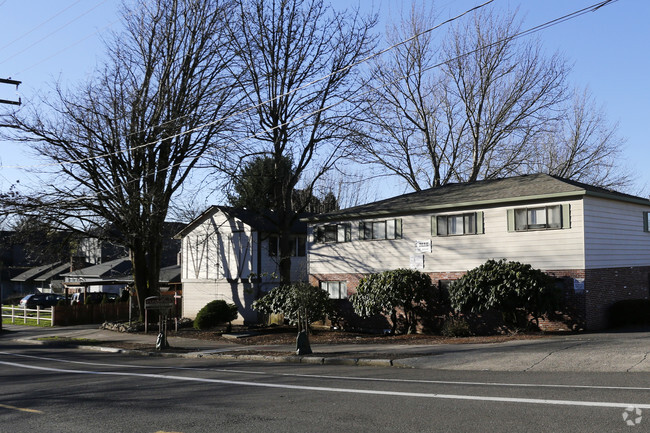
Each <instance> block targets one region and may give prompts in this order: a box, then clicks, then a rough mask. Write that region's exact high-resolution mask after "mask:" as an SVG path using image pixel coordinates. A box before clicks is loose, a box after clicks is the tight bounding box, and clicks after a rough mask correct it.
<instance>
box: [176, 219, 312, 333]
mask: <svg viewBox="0 0 650 433" xmlns="http://www.w3.org/2000/svg"><path fill="white" fill-rule="evenodd" d="M272 218H273V214H272V213H269V214H268V215H265V216H264V215H259V214H256V213H254V212H251V211H248V210H246V209H236V208H230V207H226V206H212V207H210V208H209V209H208V210H206V211H205V212H203V213H202V214H201V215H200V216H199V217H198V218H196V219H195V220H194V221H192V222H191V223H189V224H188V225H187V227H185V228H184V229H183V230H182V231H181V232H180V233H179V234H178V235H177V238H180V239H181V282H182V285H183V316H184V317H189V318H194V317H195V316H196V314H197V313H198V311H199V310H200V309H201V308H202V307H203V306H205V305H206V304H207V303H208V302H210V301H212V300H215V299H223V300H225V301H226V302H229V303H234V304H235V305H237V308H238V310H239V316H240V317H239V319H238V321H240V322H246V323H254V322H256V321H257V313H256V312H255V311H253V310H252V309H251V306H252V303H253V302H254V301H255V300H256V299H258V298H259V297H260V296H262V295H263V294H264V293H265V292H266V291H268V290H270V289H271V288H273V287H275V286H277V284H278V281H279V274H278V269H279V267H278V265H279V255H278V236H277V234H275V233H276V229H275V224H273V222H272ZM292 231H293V233H294V234H293V237H292V240H293V245H294V248H293V254H292V257H291V273H292V276H291V279H292V281H307V259H306V249H307V248H306V242H307V225H306V224H305V223H302V222H297V223H296V224H294V227H293V228H292Z"/></svg>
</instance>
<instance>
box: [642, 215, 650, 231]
mask: <svg viewBox="0 0 650 433" xmlns="http://www.w3.org/2000/svg"><path fill="white" fill-rule="evenodd" d="M643 231H644V232H650V212H643Z"/></svg>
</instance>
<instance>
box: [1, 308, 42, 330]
mask: <svg viewBox="0 0 650 433" xmlns="http://www.w3.org/2000/svg"><path fill="white" fill-rule="evenodd" d="M19 314H20V315H21V317H17V316H18V315H19ZM7 316H11V310H10V309H8V308H3V309H2V324H3V325H11V324H12V323H11V317H7ZM14 316H15V317H14V322H13V324H14V325H28V326H42V327H46V326H52V324H51V322H50V320H49V319H51V318H52V314H51V313H49V312H44V311H41V319H40V324H36V313H27V316H28V317H27V320H25V319H23V317H22V311H15V312H14ZM43 319H47V320H43Z"/></svg>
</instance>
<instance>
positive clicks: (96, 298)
mask: <svg viewBox="0 0 650 433" xmlns="http://www.w3.org/2000/svg"><path fill="white" fill-rule="evenodd" d="M86 296H87V297H88V302H86V298H85V297H84V293H83V292H81V293H73V294H72V298H71V301H70V304H71V305H76V304H86V303H87V304H100V303H101V302H102V300H103V299H104V297H106V302H117V300H118V298H119V295H117V294H116V293H106V292H89V293H86Z"/></svg>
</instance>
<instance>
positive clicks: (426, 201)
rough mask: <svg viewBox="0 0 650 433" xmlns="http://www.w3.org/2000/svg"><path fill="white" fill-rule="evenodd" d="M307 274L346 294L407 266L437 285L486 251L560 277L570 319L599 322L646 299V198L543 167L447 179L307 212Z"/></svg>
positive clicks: (649, 263)
mask: <svg viewBox="0 0 650 433" xmlns="http://www.w3.org/2000/svg"><path fill="white" fill-rule="evenodd" d="M308 222H309V223H310V231H309V233H310V242H309V274H310V281H311V282H312V283H313V284H320V286H321V287H323V288H325V289H327V290H328V291H329V292H330V296H331V297H334V298H346V297H347V296H348V295H349V294H350V293H352V292H353V291H354V289H355V287H356V286H357V284H358V281H359V279H360V278H362V277H363V276H364V275H365V274H368V273H374V272H380V271H384V270H389V269H397V268H415V269H419V270H421V271H423V272H426V273H428V274H430V275H431V276H432V279H433V280H434V282H436V283H439V284H442V283H445V282H447V281H449V280H455V279H457V278H459V277H460V276H462V275H463V274H464V273H465V272H466V271H468V270H469V269H472V268H475V267H477V266H479V265H481V264H483V263H484V262H485V261H487V260H488V259H501V258H505V259H507V260H514V261H519V262H523V263H529V264H531V265H532V266H533V267H535V268H538V269H542V270H544V271H545V272H547V273H548V274H550V275H554V276H556V277H564V278H565V282H568V284H565V291H566V293H565V298H566V299H567V301H568V303H569V304H570V306H571V307H573V311H574V316H576V317H574V319H575V320H577V321H578V323H580V324H582V325H583V326H584V327H585V328H587V329H599V328H603V327H605V326H607V310H608V307H609V306H610V305H612V304H613V303H614V302H615V301H618V300H623V299H648V296H649V293H648V292H649V285H650V231H649V226H650V201H649V200H647V199H645V198H641V197H635V196H631V195H627V194H622V193H618V192H614V191H610V190H606V189H603V188H597V187H594V186H590V185H586V184H582V183H578V182H574V181H570V180H566V179H561V178H558V177H553V176H549V175H544V174H537V175H528V176H519V177H511V178H506V179H498V180H485V181H478V182H473V183H466V184H452V185H447V186H443V187H439V188H432V189H428V190H425V191H419V192H415V193H411V194H405V195H402V196H398V197H394V198H390V199H387V200H382V201H378V202H375V203H370V204H366V205H362V206H356V207H353V208H350V209H345V210H341V211H336V212H331V213H328V214H322V215H318V216H314V217H311V218H309V219H308Z"/></svg>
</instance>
